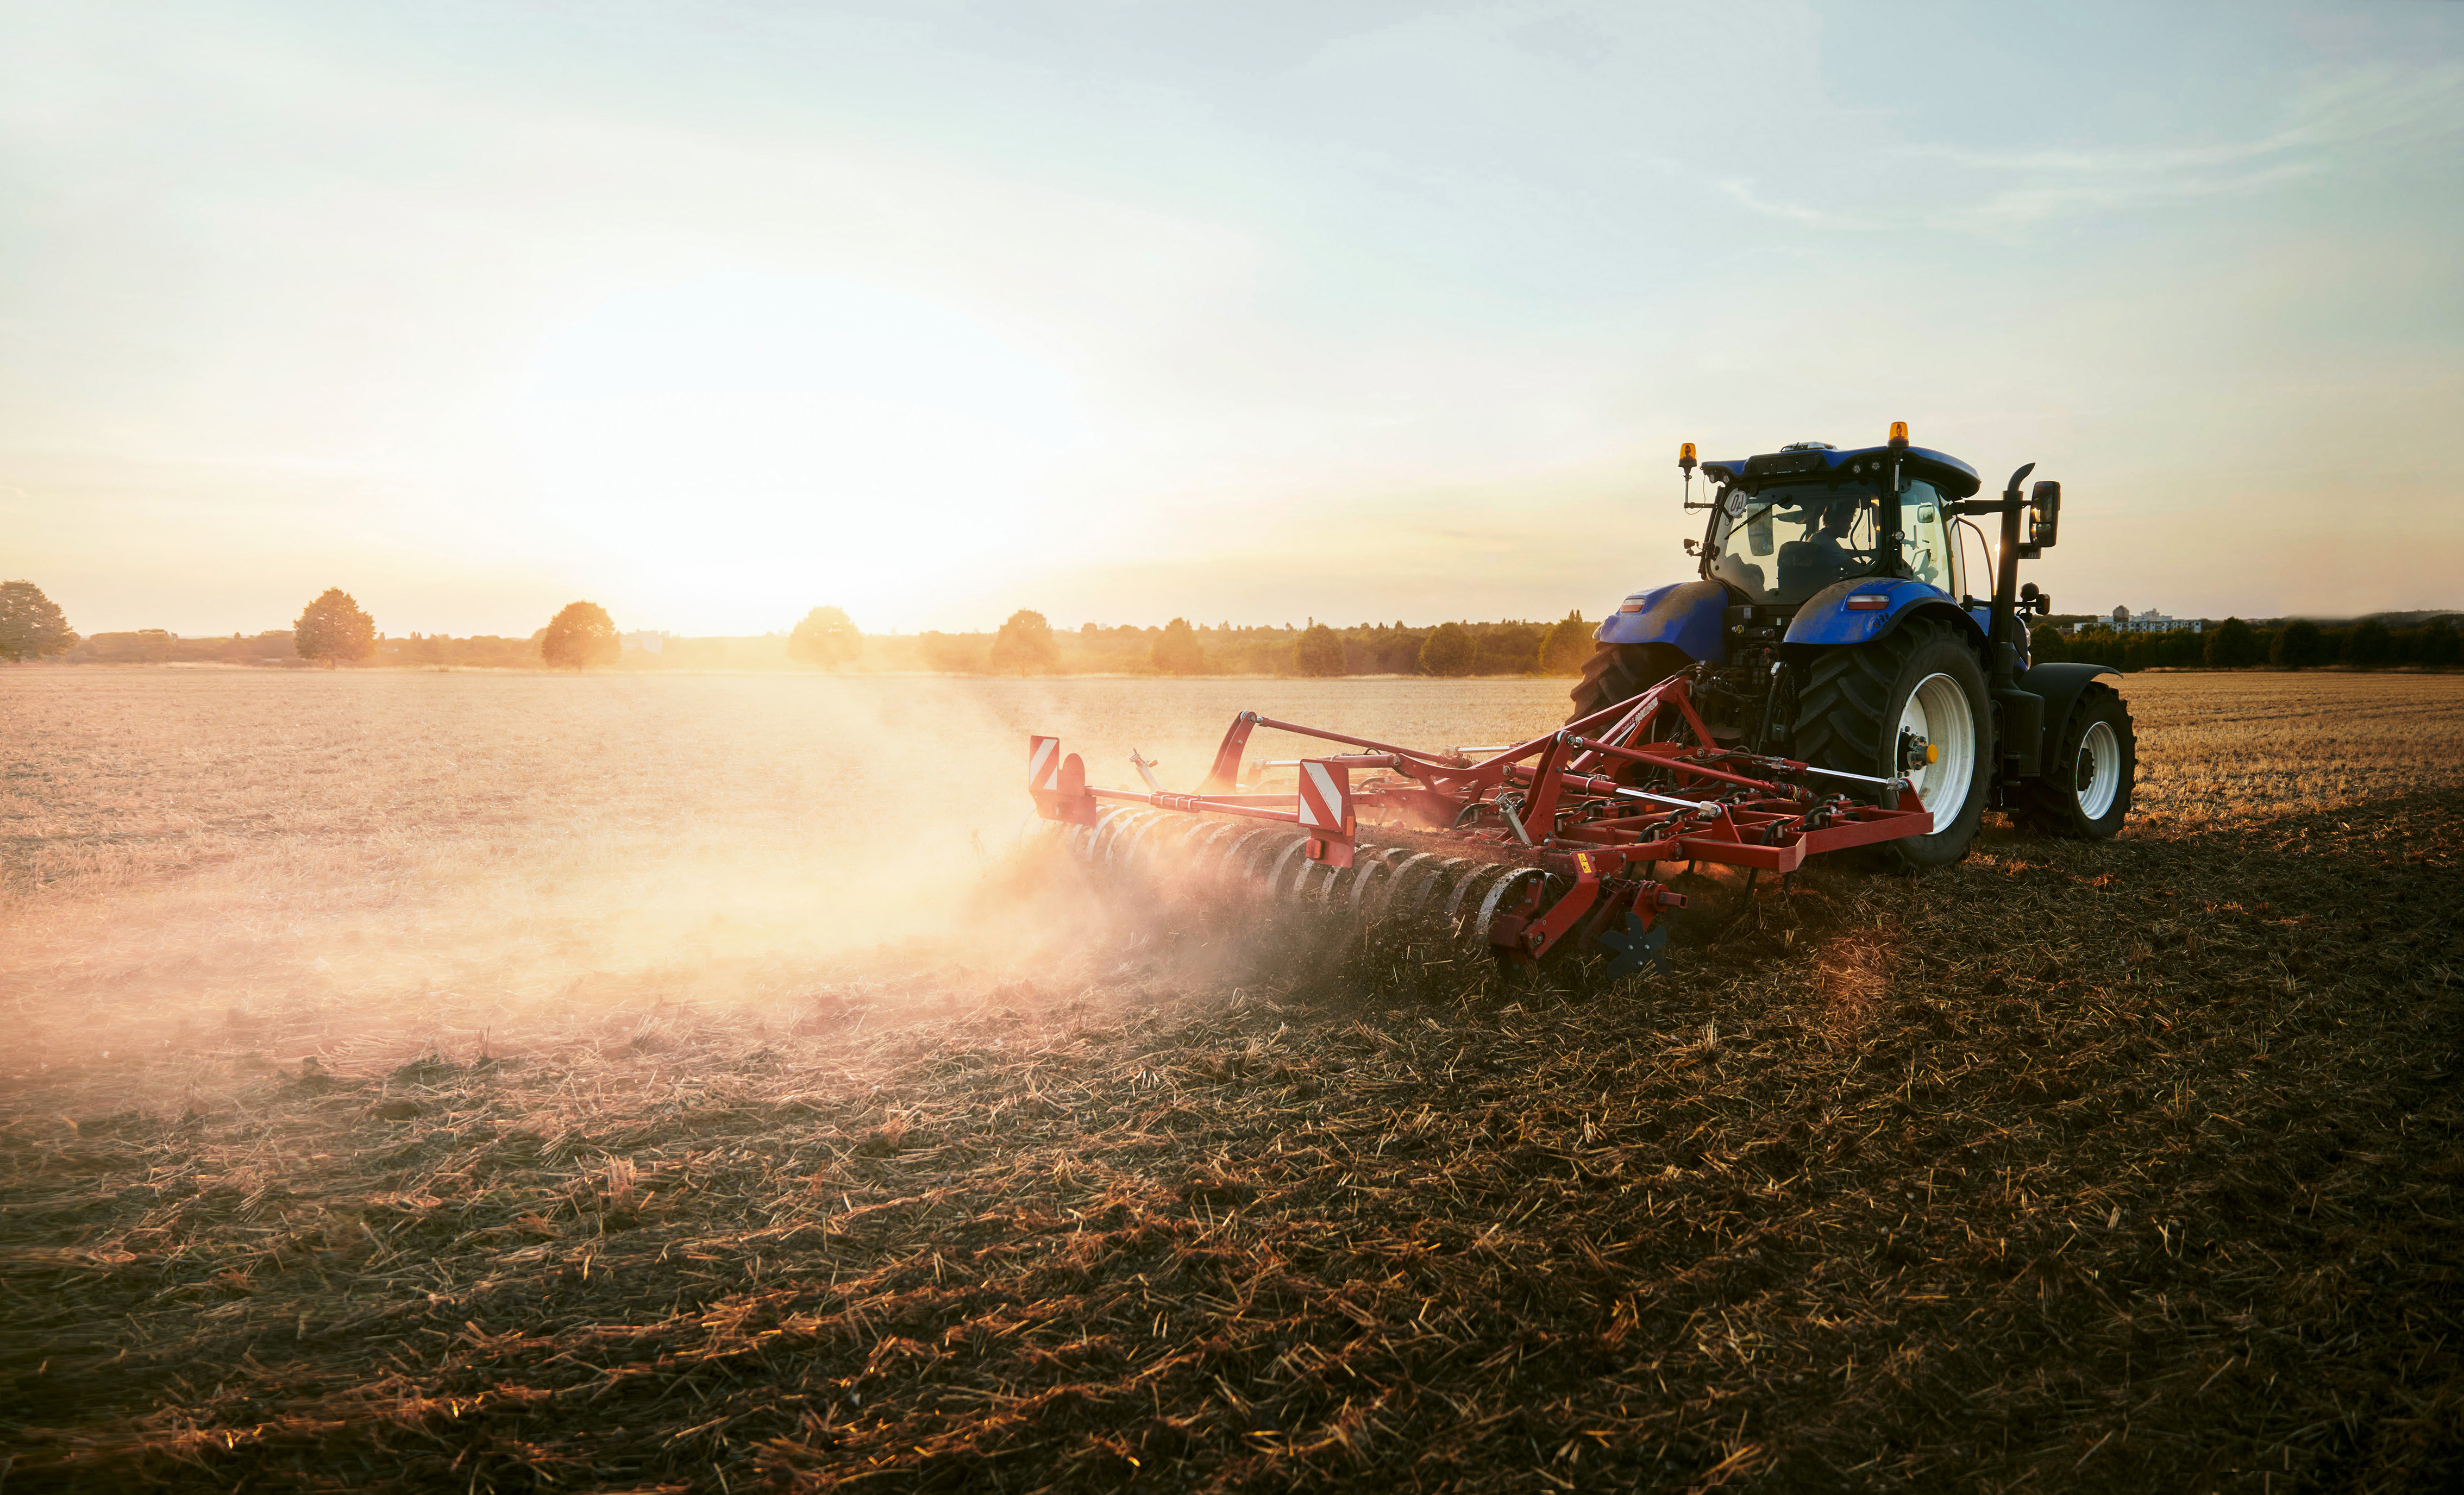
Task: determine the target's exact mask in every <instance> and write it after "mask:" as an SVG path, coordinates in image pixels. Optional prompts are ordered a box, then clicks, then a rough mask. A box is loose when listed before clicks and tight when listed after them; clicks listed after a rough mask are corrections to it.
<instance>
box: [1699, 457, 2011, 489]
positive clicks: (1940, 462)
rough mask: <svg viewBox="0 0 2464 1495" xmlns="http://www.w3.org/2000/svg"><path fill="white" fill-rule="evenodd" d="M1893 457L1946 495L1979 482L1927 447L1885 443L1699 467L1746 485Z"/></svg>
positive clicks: (1859, 467) (1867, 466)
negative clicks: (1898, 447) (1897, 446)
mask: <svg viewBox="0 0 2464 1495" xmlns="http://www.w3.org/2000/svg"><path fill="white" fill-rule="evenodd" d="M1893 457H1898V458H1899V459H1900V460H1901V461H1902V462H1903V464H1905V466H1906V468H1907V473H1908V475H1909V476H1911V477H1922V478H1924V479H1925V481H1926V482H1929V483H1931V484H1933V486H1934V488H1935V490H1936V491H1937V492H1939V493H1940V494H1941V495H1943V496H1944V497H1946V498H1965V497H1967V496H1969V495H1970V494H1973V493H1975V492H1976V490H1977V488H1978V487H1979V486H1980V483H1981V481H1982V480H1981V479H1979V478H1978V477H1977V475H1976V469H1974V468H1972V467H1969V465H1968V464H1967V463H1965V462H1962V461H1961V460H1959V458H1957V457H1954V456H1952V455H1950V454H1949V453H1947V452H1943V451H1933V450H1932V449H1931V448H1928V447H1905V448H1903V449H1901V450H1899V451H1892V450H1891V449H1890V448H1888V447H1859V448H1858V449H1857V450H1856V451H1822V450H1821V449H1820V448H1808V449H1802V450H1799V451H1767V452H1764V453H1762V454H1761V455H1759V456H1751V457H1748V458H1746V459H1745V460H1744V461H1742V462H1705V463H1704V464H1703V472H1704V474H1705V476H1707V477H1709V478H1710V479H1711V480H1712V481H1713V482H1715V483H1725V484H1727V485H1728V486H1730V487H1744V488H1749V489H1751V488H1755V487H1759V486H1760V485H1761V484H1762V483H1764V482H1766V481H1769V480H1771V479H1777V478H1789V479H1798V478H1803V477H1806V476H1808V475H1811V474H1818V473H1835V472H1837V471H1838V470H1840V469H1842V468H1846V469H1848V470H1849V471H1850V472H1851V473H1855V474H1856V475H1859V476H1862V475H1863V474H1864V473H1872V472H1877V471H1879V470H1880V469H1881V467H1882V466H1883V465H1886V464H1888V463H1889V461H1890V460H1891V458H1893Z"/></svg>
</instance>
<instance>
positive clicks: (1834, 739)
mask: <svg viewBox="0 0 2464 1495" xmlns="http://www.w3.org/2000/svg"><path fill="white" fill-rule="evenodd" d="M1988 703H1989V697H1988V696H1987V695H1986V693H1985V671H1984V669H1983V667H1981V666H1979V665H1978V664H1977V662H1976V653H1975V651H1974V650H1973V649H1970V648H1969V643H1968V640H1966V639H1965V638H1962V637H1961V636H1959V635H1958V634H1957V633H1954V632H1952V631H1951V630H1950V629H1949V628H1947V627H1943V626H1941V625H1939V624H1930V623H1911V624H1909V625H1907V626H1906V627H1902V628H1900V629H1899V630H1898V631H1897V632H1894V633H1890V634H1887V635H1885V636H1884V637H1882V638H1879V639H1876V640H1875V641H1874V642H1872V643H1870V644H1859V645H1856V646H1853V647H1847V648H1839V649H1825V650H1823V652H1822V653H1821V654H1819V655H1817V656H1816V657H1815V661H1814V664H1813V667H1812V669H1811V670H1809V671H1807V680H1806V686H1805V692H1804V694H1803V696H1802V697H1801V698H1800V702H1799V705H1798V709H1797V717H1796V722H1797V725H1796V745H1797V750H1798V754H1799V756H1800V757H1801V758H1803V759H1804V760H1805V761H1806V762H1809V763H1812V764H1814V765H1815V766H1816V767H1818V768H1834V769H1837V770H1839V771H1841V772H1843V773H1851V774H1869V775H1873V776H1875V777H1878V778H1891V777H1894V776H1902V775H1903V776H1905V777H1907V778H1909V779H1911V780H1914V781H1915V785H1916V791H1917V798H1918V800H1919V801H1921V802H1923V803H1924V805H1925V808H1926V809H1928V810H1931V811H1932V812H1933V818H1934V826H1935V829H1934V831H1933V833H1932V834H1931V835H1925V836H1903V837H1902V838H1901V839H1900V840H1898V841H1893V842H1886V843H1884V844H1883V845H1882V846H1881V847H1880V848H1878V849H1879V851H1880V854H1881V860H1882V862H1883V864H1884V865H1885V866H1888V867H1891V868H1895V869H1900V870H1914V869H1918V868H1928V867H1944V866H1947V865H1948V864H1950V863H1952V862H1956V861H1958V860H1959V859H1960V858H1962V857H1964V856H1966V855H1968V848H1969V845H1970V843H1972V842H1974V841H1975V839H1976V828H1977V826H1978V825H1979V824H1981V823H1982V822H1983V821H1984V819H1985V801H1986V798H1987V791H1988V789H1989V787H1990V786H1991V780H1992V777H1993V726H1992V722H1993V717H1992V714H1991V708H1990V706H1989V704H1988ZM1927 748H1930V749H1931V750H1932V751H1931V756H1930V760H1929V761H1928V760H1927V754H1926V751H1925V750H1926V749H1927Z"/></svg>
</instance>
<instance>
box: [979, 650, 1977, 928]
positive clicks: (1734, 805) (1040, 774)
mask: <svg viewBox="0 0 2464 1495" xmlns="http://www.w3.org/2000/svg"><path fill="white" fill-rule="evenodd" d="M1260 727H1265V728H1269V729H1271V730H1274V731H1277V732H1288V733H1292V734H1295V735H1297V736H1300V737H1312V738H1315V739H1317V740H1318V741H1321V742H1331V743H1338V744H1341V745H1343V746H1346V747H1350V748H1353V749H1357V750H1358V751H1354V752H1349V753H1335V754H1329V755H1325V756H1322V757H1317V758H1301V759H1299V760H1298V761H1297V765H1296V766H1297V768H1298V774H1299V782H1298V783H1297V784H1296V785H1295V786H1294V787H1293V789H1292V790H1291V791H1290V792H1281V791H1277V792H1265V791H1258V790H1251V791H1246V792H1244V791H1243V789H1242V788H1241V784H1240V774H1241V767H1242V761H1243V752H1244V751H1245V749H1246V748H1247V746H1248V741H1249V735H1250V733H1251V732H1253V731H1255V730H1256V729H1257V728H1260ZM1688 738H1690V739H1691V740H1687V739H1688ZM1355 776H1366V777H1357V778H1356V777H1355ZM1638 780H1639V781H1638ZM1027 781H1028V788H1029V791H1030V793H1031V794H1032V795H1033V797H1034V800H1035V804H1036V808H1037V810H1038V811H1039V812H1040V813H1041V814H1042V815H1043V816H1044V817H1045V819H1046V820H1055V821H1063V822H1067V823H1069V824H1079V825H1089V826H1091V825H1093V824H1095V823H1096V820H1097V817H1098V814H1099V802H1103V801H1111V802H1119V803H1124V804H1137V805H1147V806H1151V807H1153V808H1155V809H1159V810H1170V811H1178V812H1181V813H1186V814H1192V815H1229V816H1240V817H1244V818H1246V819H1250V820H1259V821H1278V822H1283V823H1287V824H1290V825H1292V826H1294V827H1295V828H1296V829H1298V830H1299V831H1301V832H1302V833H1304V834H1305V835H1306V836H1307V838H1308V840H1307V842H1306V846H1305V853H1304V854H1305V855H1307V857H1308V858H1309V860H1310V861H1313V862H1318V863H1322V864H1324V865H1326V866H1328V867H1330V868H1348V867H1351V866H1353V850H1354V847H1355V846H1356V844H1357V839H1358V833H1359V832H1358V826H1359V820H1360V817H1361V816H1362V814H1363V813H1364V812H1368V813H1372V814H1374V815H1375V817H1376V820H1375V824H1377V825H1381V826H1384V825H1392V826H1397V827H1399V828H1404V829H1409V830H1415V831H1419V832H1420V833H1422V834H1424V835H1437V836H1441V837H1443V838H1445V839H1446V840H1449V841H1453V842H1457V843H1460V844H1463V846H1464V848H1465V849H1466V850H1470V849H1475V848H1480V847H1485V848H1488V849H1489V850H1491V851H1493V852H1495V853H1498V854H1501V855H1503V856H1506V857H1508V858H1513V859H1516V860H1521V861H1525V862H1528V863H1529V865H1530V866H1531V867H1533V868H1537V869H1539V870H1540V871H1541V872H1543V873H1549V874H1553V875H1551V876H1543V877H1530V878H1528V879H1526V881H1527V882H1528V885H1529V886H1528V887H1527V888H1526V889H1525V890H1524V892H1523V896H1522V898H1521V900H1520V901H1519V902H1518V903H1516V904H1513V905H1511V906H1508V907H1503V908H1500V909H1498V910H1497V911H1496V912H1495V914H1494V916H1493V917H1491V918H1490V921H1489V927H1488V930H1487V932H1486V933H1487V935H1488V940H1489V943H1490V944H1492V945H1494V946H1497V947H1498V948H1500V949H1501V950H1505V951H1508V952H1510V953H1515V954H1520V955H1529V956H1536V955H1539V954H1541V953H1543V952H1545V951H1547V950H1549V949H1551V948H1552V947H1553V946H1555V945H1557V944H1558V943H1559V942H1561V941H1562V940H1564V939H1565V938H1566V937H1567V935H1569V934H1574V933H1576V932H1577V931H1578V930H1580V931H1582V932H1583V933H1585V934H1587V935H1589V936H1593V937H1596V936H1597V935H1599V934H1600V933H1601V932H1602V931H1604V930H1607V929H1610V928H1611V927H1612V926H1614V925H1615V923H1616V921H1617V920H1618V919H1620V918H1623V917H1625V916H1626V915H1627V914H1628V913H1631V914H1633V915H1635V921H1634V923H1633V925H1632V928H1633V932H1634V933H1635V934H1641V933H1642V931H1643V930H1644V929H1647V927H1648V926H1649V924H1650V922H1651V921H1652V919H1653V918H1654V917H1655V916H1656V915H1657V912H1658V911H1659V910H1660V909H1662V908H1666V907H1673V906H1677V905H1681V904H1682V903H1683V899H1682V898H1680V897H1678V896H1677V895H1675V894H1673V893H1669V892H1668V891H1666V890H1664V889H1661V887H1660V885H1659V884H1657V883H1654V882H1650V881H1648V880H1647V877H1646V876H1645V875H1643V874H1646V873H1648V871H1649V870H1650V869H1651V865H1652V864H1654V863H1658V862H1672V861H1682V862H1719V863H1726V864H1728V865H1730V866H1734V867H1743V868H1753V869H1757V870H1761V871H1773V872H1788V871H1793V870H1794V869H1795V868H1798V867H1800V866H1802V865H1803V864H1804V862H1805V859H1806V858H1807V857H1809V856H1815V855H1819V854H1820V853H1822V852H1825V851H1837V850H1840V849H1843V848H1845V847H1849V846H1871V845H1873V844H1875V843H1877V842H1883V841H1895V840H1897V839H1899V838H1900V837H1903V836H1921V835H1925V834H1927V833H1929V832H1930V831H1931V830H1932V829H1933V817H1932V815H1931V814H1930V813H1928V812H1927V811H1926V810H1925V808H1924V806H1923V805H1922V804H1920V803H1919V802H1918V800H1917V797H1916V792H1915V790H1914V789H1913V788H1912V787H1911V786H1910V785H1909V783H1908V781H1907V780H1904V779H1872V778H1864V777H1861V776H1859V775H1855V774H1842V773H1837V772H1835V771H1832V770H1827V769H1820V768H1815V767H1814V766H1813V765H1811V764H1808V763H1803V762H1799V761H1796V760H1794V759H1792V758H1773V757H1769V756H1765V755H1758V754H1750V753H1742V752H1738V751H1735V750H1733V749H1726V748H1721V747H1718V746H1716V745H1715V744H1714V741H1713V737H1712V735H1711V731H1710V729H1709V728H1708V727H1706V726H1705V725H1704V722H1703V718H1702V717H1701V716H1700V715H1697V714H1696V712H1695V710H1694V704H1693V701H1692V699H1691V697H1690V695H1689V687H1688V683H1687V679H1686V677H1685V676H1684V675H1682V674H1680V675H1672V676H1670V677H1669V678H1668V679H1666V680H1663V681H1661V683H1659V684H1658V685H1655V686H1653V687H1652V688H1650V689H1649V690H1647V691H1645V692H1643V693H1641V694H1640V695H1638V696H1636V697H1634V698H1633V699H1631V700H1628V701H1622V702H1619V703H1618V704H1617V705H1615V706H1612V707H1609V708H1607V709H1605V710H1602V711H1598V712H1595V713H1593V714H1592V715H1588V716H1585V717H1582V718H1581V719H1579V720H1576V721H1573V722H1569V723H1567V724H1566V725H1565V726H1564V727H1561V728H1559V729H1558V730H1556V731H1554V732H1551V733H1549V734H1548V735H1546V736H1544V737H1533V738H1531V739H1530V740H1529V741H1528V742H1520V743H1517V744H1515V745H1514V746H1512V747H1508V748H1505V749H1502V750H1500V751H1498V752H1497V753H1494V754H1492V755H1490V756H1489V757H1487V758H1481V759H1479V760H1477V761H1474V760H1472V759H1469V758H1464V757H1463V756H1461V755H1459V754H1455V753H1429V752H1420V751H1418V750H1415V749H1412V748H1404V747H1397V746H1395V745H1393V744H1391V743H1385V742H1376V741H1373V740H1371V739H1369V738H1365V737H1350V736H1347V735H1345V734H1343V733H1339V732H1329V731H1326V730H1324V729H1322V728H1317V727H1308V726H1302V725H1300V724H1299V723H1296V722H1288V721H1277V720H1274V719H1273V718H1271V717H1266V716H1261V715H1258V714H1257V713H1256V712H1243V713H1242V714H1241V715H1239V716H1237V717H1235V718H1234V719H1233V722H1232V726H1231V728H1230V730H1229V731H1227V732H1225V733H1224V735H1223V742H1222V745H1221V747H1220V748H1218V749H1217V750H1216V754H1215V763H1214V766H1213V768H1212V769H1211V770H1210V771H1209V772H1208V774H1207V776H1206V779H1205V781H1204V782H1202V783H1200V784H1199V788H1198V792H1197V793H1195V794H1165V793H1160V792H1155V793H1140V792H1137V791H1135V790H1128V789H1099V788H1090V787H1089V785H1088V783H1087V772H1086V766H1085V764H1084V763H1082V762H1081V761H1080V760H1079V758H1078V756H1077V755H1076V754H1074V753H1073V754H1069V755H1067V756H1064V755H1063V753H1062V752H1061V742H1060V739H1059V738H1057V737H1030V738H1029V739H1028V748H1027ZM1826 784H1841V785H1853V786H1855V787H1856V788H1858V790H1859V792H1860V793H1861V794H1862V795H1863V796H1864V797H1865V799H1867V800H1870V801H1874V802H1860V801H1859V799H1857V798H1854V797H1852V796H1851V795H1850V794H1849V793H1847V792H1844V791H1843V792H1831V793H1825V792H1822V788H1821V787H1820V786H1822V785H1826ZM1552 891H1553V893H1554V896H1553V897H1552V896H1551V893H1552ZM1586 915H1589V917H1588V918H1587V917H1586Z"/></svg>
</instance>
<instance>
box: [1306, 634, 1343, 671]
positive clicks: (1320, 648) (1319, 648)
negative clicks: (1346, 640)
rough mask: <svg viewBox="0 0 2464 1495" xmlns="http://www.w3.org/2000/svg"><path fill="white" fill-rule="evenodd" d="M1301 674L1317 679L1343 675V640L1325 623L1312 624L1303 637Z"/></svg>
mask: <svg viewBox="0 0 2464 1495" xmlns="http://www.w3.org/2000/svg"><path fill="white" fill-rule="evenodd" d="M1300 667H1301V673H1303V674H1305V675H1309V676H1311V677H1313V678H1317V679H1324V678H1326V677H1327V676H1330V675H1339V674H1341V673H1343V640H1342V639H1341V638H1339V637H1338V636H1336V634H1335V631H1334V630H1333V629H1332V628H1330V627H1327V626H1326V625H1325V624H1323V623H1312V624H1310V625H1309V629H1308V631H1306V632H1304V633H1303V634H1302V635H1301V643H1300Z"/></svg>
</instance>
